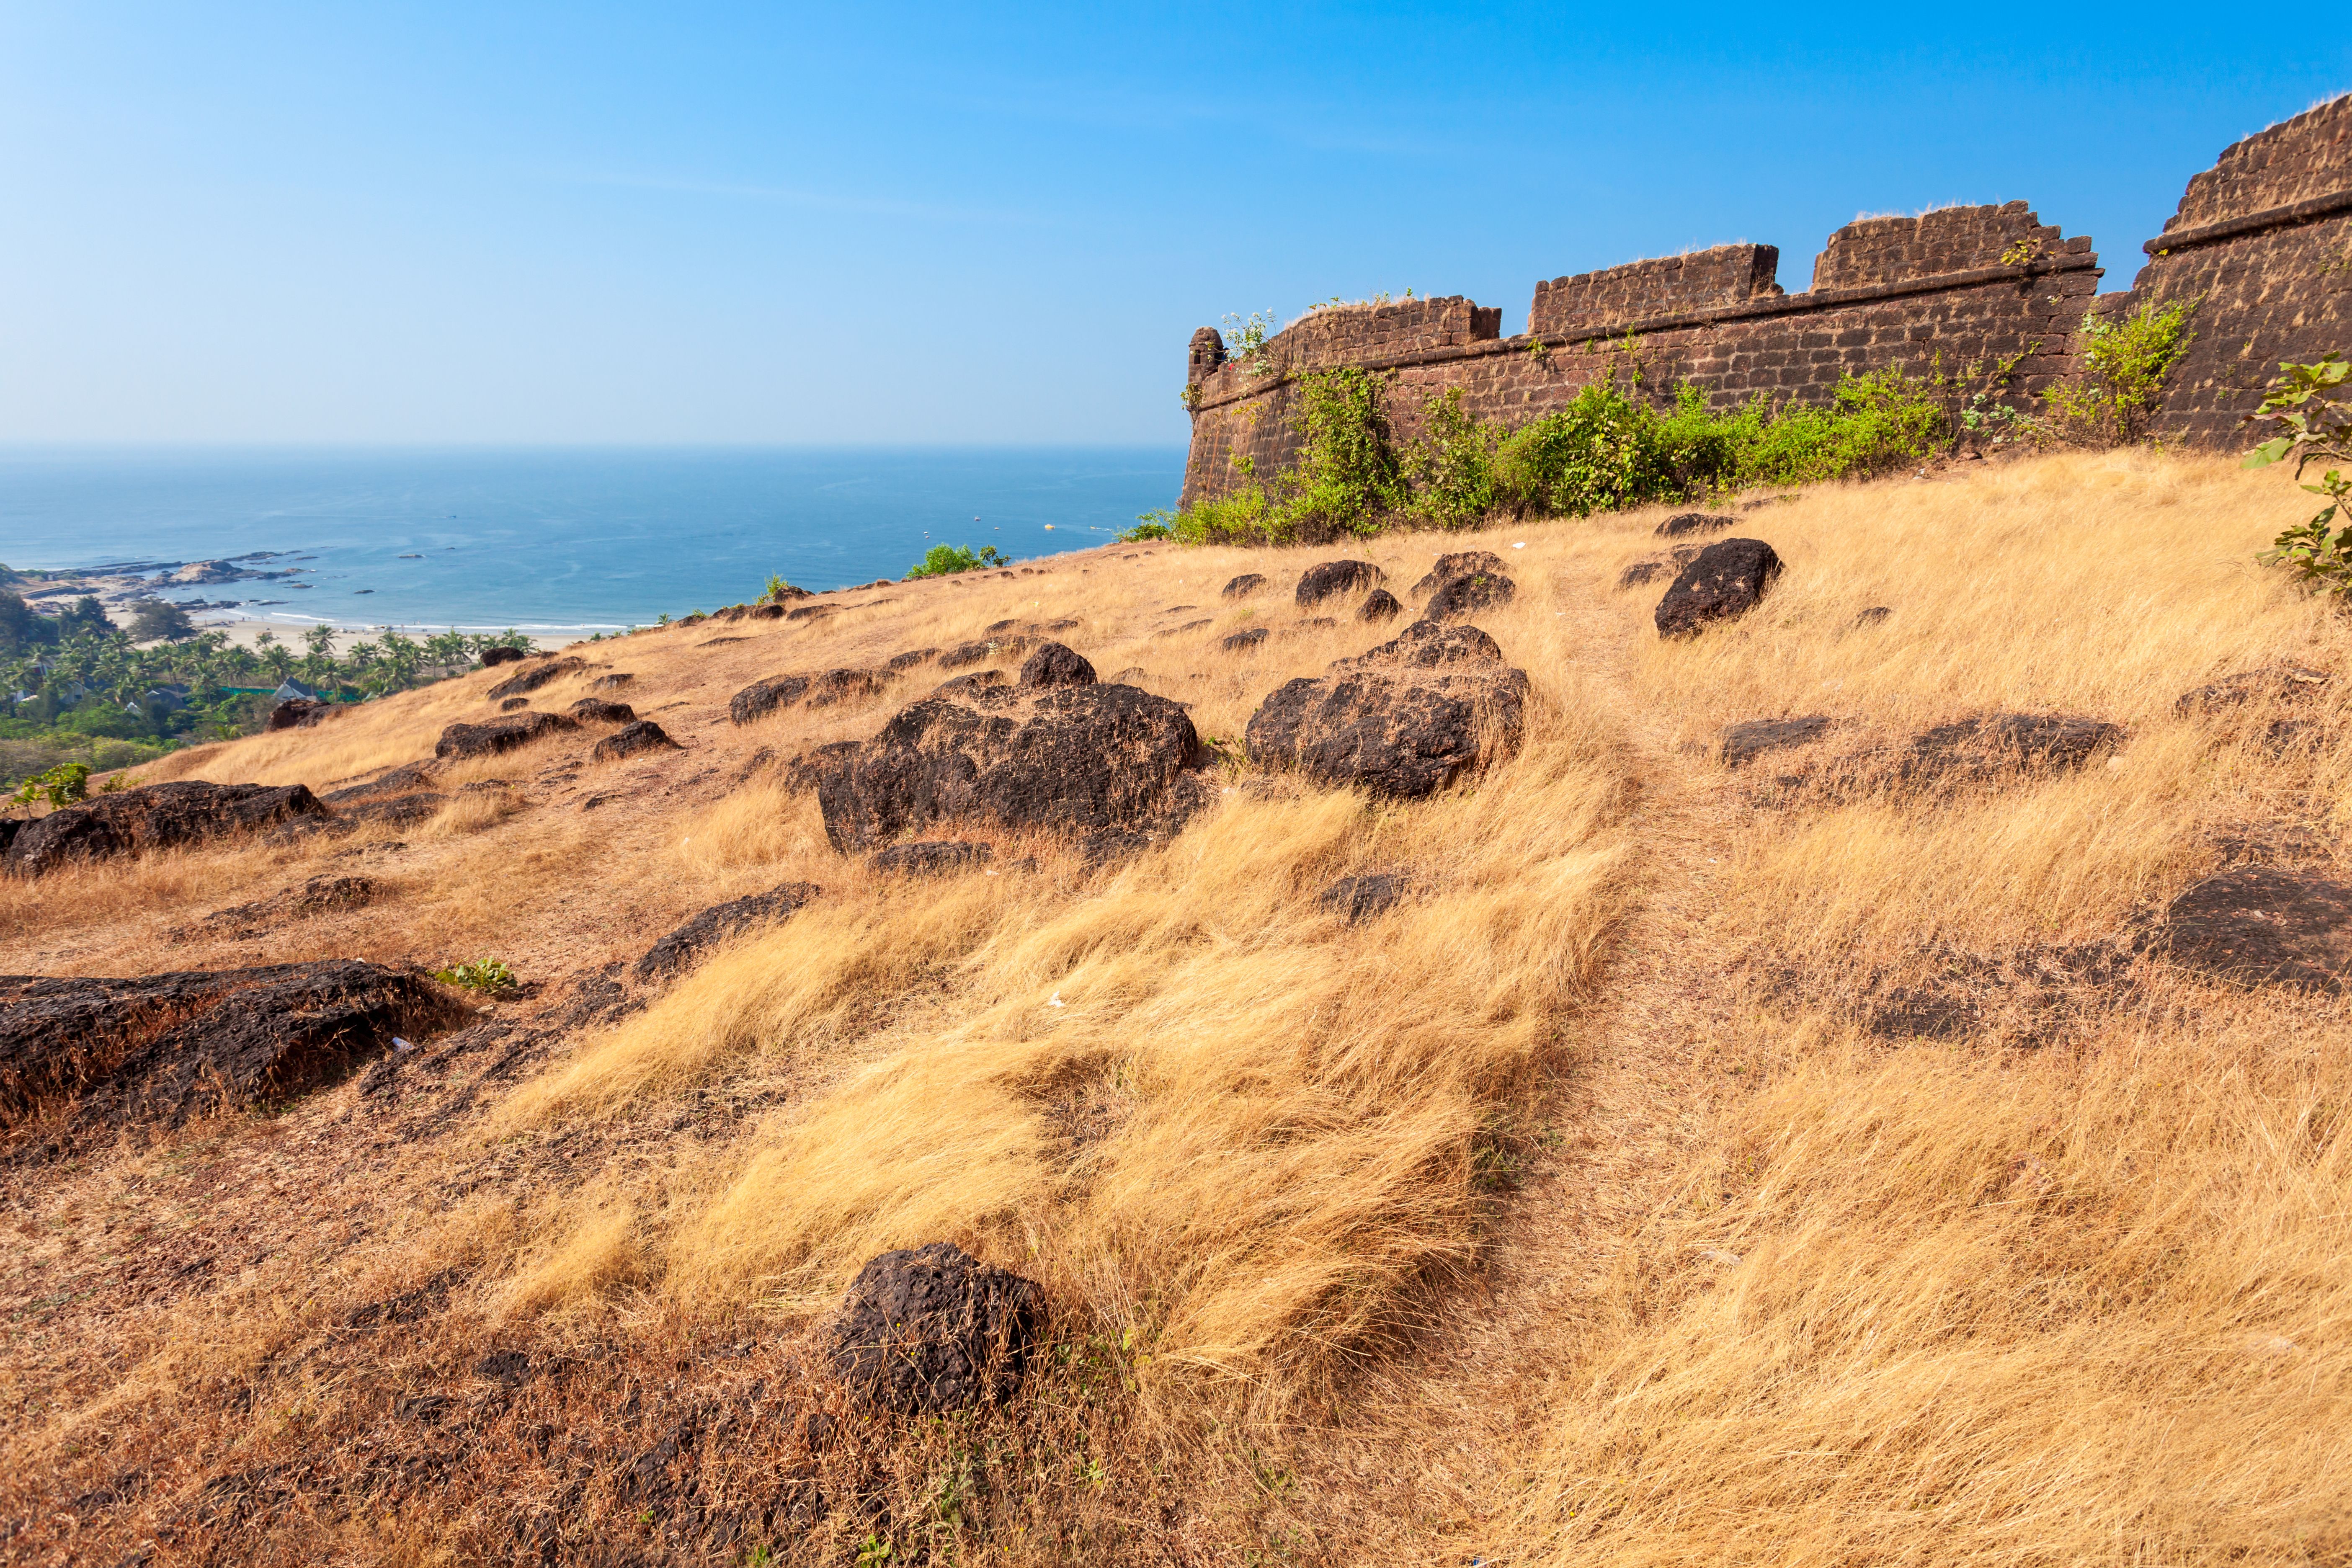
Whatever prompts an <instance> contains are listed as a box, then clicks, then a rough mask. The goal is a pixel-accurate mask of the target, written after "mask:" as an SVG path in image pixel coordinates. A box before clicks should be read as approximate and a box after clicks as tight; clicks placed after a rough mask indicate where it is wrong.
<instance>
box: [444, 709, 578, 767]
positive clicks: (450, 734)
mask: <svg viewBox="0 0 2352 1568" xmlns="http://www.w3.org/2000/svg"><path fill="white" fill-rule="evenodd" d="M579 727H580V726H579V724H578V723H577V721H573V720H571V719H567V718H565V717H564V716H563V715H562V714H561V713H541V712H536V711H534V712H530V713H518V714H516V715H515V716H514V717H512V718H511V719H493V720H491V721H489V722H488V723H487V724H452V725H450V726H449V727H448V728H447V729H446V730H444V731H441V738H440V739H439V740H437V741H436V742H433V754H434V755H435V756H436V757H440V758H444V759H459V758H465V757H495V756H499V755H501V754H503V753H505V752H511V751H513V750H515V749H516V748H517V747H518V746H528V745H530V743H531V742H533V741H541V740H545V739H546V738H547V737H548V736H550V735H554V734H560V733H561V732H562V731H566V730H576V729H578V728H579Z"/></svg>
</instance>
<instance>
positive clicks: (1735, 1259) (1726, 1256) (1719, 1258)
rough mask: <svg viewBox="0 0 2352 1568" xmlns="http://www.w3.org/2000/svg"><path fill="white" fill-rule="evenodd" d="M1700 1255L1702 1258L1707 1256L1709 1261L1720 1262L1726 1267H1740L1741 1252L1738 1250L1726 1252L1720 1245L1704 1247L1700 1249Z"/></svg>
mask: <svg viewBox="0 0 2352 1568" xmlns="http://www.w3.org/2000/svg"><path fill="white" fill-rule="evenodd" d="M1698 1255H1699V1256H1700V1257H1701V1258H1706V1260H1707V1261H1708V1262H1709V1263H1720V1264H1722V1265H1723V1266H1724V1267H1725V1268H1738V1267H1739V1254H1738V1253H1736V1252H1726V1251H1725V1250H1724V1249H1723V1248H1721V1247H1700V1248H1699V1249H1698Z"/></svg>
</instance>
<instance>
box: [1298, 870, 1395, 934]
mask: <svg viewBox="0 0 2352 1568" xmlns="http://www.w3.org/2000/svg"><path fill="white" fill-rule="evenodd" d="M1404 887H1405V882H1404V877H1403V875H1402V873H1400V872H1396V871H1375V872H1373V873H1372V874H1371V875H1370V876H1365V877H1342V878H1340V879H1339V880H1338V881H1336V882H1334V883H1332V884H1331V885H1330V886H1329V887H1328V888H1326V889H1323V890H1322V891H1321V892H1319V893H1318V894H1316V895H1315V904H1316V907H1317V908H1318V909H1320V910H1323V911H1325V912H1326V913H1327V914H1335V915H1345V916H1346V917H1347V919H1348V923H1349V925H1354V924H1355V923H1356V922H1357V921H1368V920H1370V919H1371V918H1372V917H1373V916H1374V915H1376V914H1379V913H1381V911H1383V910H1388V909H1391V908H1393V907H1394V906H1395V904H1396V902H1397V900H1400V899H1402V898H1403V897H1404Z"/></svg>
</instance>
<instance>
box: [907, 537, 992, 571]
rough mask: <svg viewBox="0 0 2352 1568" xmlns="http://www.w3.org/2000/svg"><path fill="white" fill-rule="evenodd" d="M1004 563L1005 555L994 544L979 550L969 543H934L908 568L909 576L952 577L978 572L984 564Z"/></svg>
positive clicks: (983, 546) (985, 545)
mask: <svg viewBox="0 0 2352 1568" xmlns="http://www.w3.org/2000/svg"><path fill="white" fill-rule="evenodd" d="M1003 564H1004V556H1003V553H1002V552H999V551H998V550H997V548H996V546H994V545H992V544H984V545H982V546H981V548H980V549H979V550H978V551H977V552H974V551H973V550H972V549H971V547H970V546H968V545H966V546H961V547H959V546H957V545H953V544H934V545H932V546H931V547H930V549H929V550H927V551H925V552H923V558H922V559H921V560H920V561H918V562H916V563H914V564H913V565H912V566H909V567H908V568H907V576H908V578H909V579H912V578H916V577H951V576H953V575H955V574H957V573H959V572H977V571H979V570H980V569H981V568H982V567H983V566H1002V565H1003Z"/></svg>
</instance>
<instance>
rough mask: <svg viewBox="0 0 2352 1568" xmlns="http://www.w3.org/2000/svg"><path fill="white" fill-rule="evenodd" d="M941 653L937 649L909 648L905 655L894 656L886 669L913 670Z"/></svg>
mask: <svg viewBox="0 0 2352 1568" xmlns="http://www.w3.org/2000/svg"><path fill="white" fill-rule="evenodd" d="M939 651H940V650H939V649H937V648H935V647H918V648H909V649H908V650H907V651H906V652H905V653H897V654H892V655H891V656H890V658H889V662H888V663H887V665H886V666H885V667H884V668H889V669H898V670H907V669H912V668H915V666H917V665H919V664H920V663H922V662H923V660H925V659H927V658H930V657H931V656H932V655H933V654H935V653H937V652H939Z"/></svg>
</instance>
